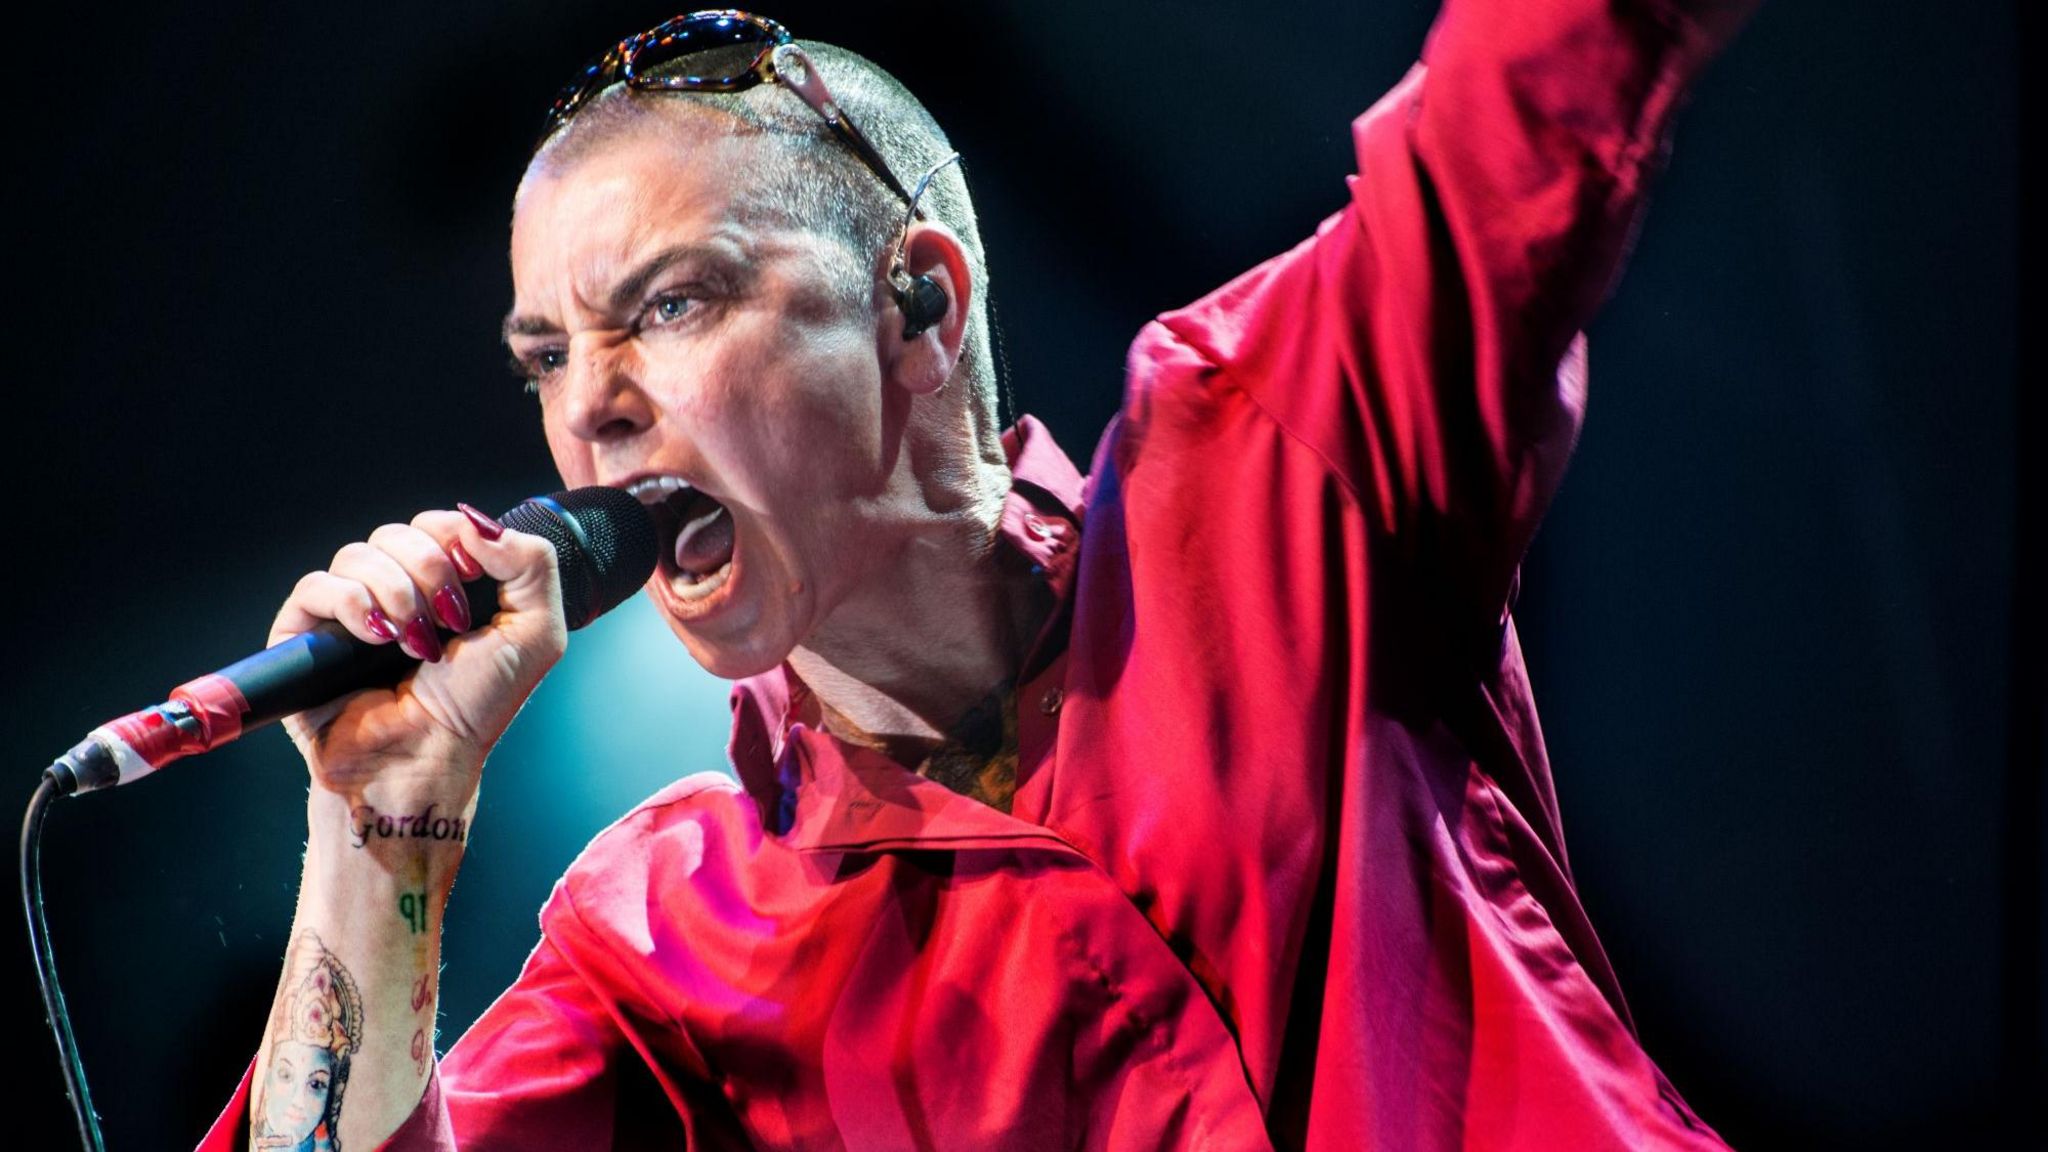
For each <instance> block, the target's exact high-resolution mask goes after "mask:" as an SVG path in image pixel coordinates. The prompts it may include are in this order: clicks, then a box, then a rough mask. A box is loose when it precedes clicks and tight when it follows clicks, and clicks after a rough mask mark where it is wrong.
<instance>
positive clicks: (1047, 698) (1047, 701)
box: [1038, 688, 1067, 716]
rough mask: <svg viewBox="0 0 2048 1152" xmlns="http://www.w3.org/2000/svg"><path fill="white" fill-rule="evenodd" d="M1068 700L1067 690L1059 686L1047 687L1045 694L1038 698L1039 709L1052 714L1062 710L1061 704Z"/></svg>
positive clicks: (1048, 714)
mask: <svg viewBox="0 0 2048 1152" xmlns="http://www.w3.org/2000/svg"><path fill="white" fill-rule="evenodd" d="M1066 700H1067V694H1066V693H1065V692H1063V691H1061V690H1060V689H1058V688H1047V689H1046V690H1045V695H1043V696H1040V697H1039V698H1038V710H1039V711H1040V712H1043V713H1045V714H1046V715H1047V716H1051V715H1053V714H1054V713H1056V712H1058V711H1059V710H1060V705H1061V704H1064V703H1066Z"/></svg>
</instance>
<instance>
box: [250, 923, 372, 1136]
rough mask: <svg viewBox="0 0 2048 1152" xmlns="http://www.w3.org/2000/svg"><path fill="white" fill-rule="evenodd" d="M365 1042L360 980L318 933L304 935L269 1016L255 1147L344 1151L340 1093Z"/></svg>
mask: <svg viewBox="0 0 2048 1152" xmlns="http://www.w3.org/2000/svg"><path fill="white" fill-rule="evenodd" d="M362 1044H363V998H362V994H361V993H360V992H359V991H357V989H356V981H355V977H353V976H351V975H349V971H348V969H347V968H344V967H343V966H342V964H341V961H340V960H339V959H338V958H337V957H336V956H335V955H334V953H332V952H330V951H328V950H327V946H326V945H325V944H322V943H321V942H320V938H319V937H318V936H316V935H314V934H313V933H311V932H301V933H300V934H299V935H298V936H297V937H296V938H295V939H294V940H293V941H292V943H291V947H290V948H289V949H288V950H287V951H286V952H285V957H284V980H283V983H282V986H281V987H280V988H279V989H278V997H277V1004H276V1006H275V1007H273V1008H272V1010H271V1016H270V1051H269V1057H270V1064H269V1067H268V1069H267V1070H266V1071H265V1072H264V1074H263V1078H262V1080H261V1081H259V1083H258V1086H257V1095H256V1106H255V1108H254V1110H253V1112H254V1115H253V1120H252V1123H253V1129H254V1131H253V1136H254V1139H253V1141H252V1142H251V1148H252V1150H253V1149H293V1150H297V1149H302V1148H318V1149H322V1150H323V1152H340V1149H341V1138H340V1135H339V1134H340V1131H341V1094H342V1089H343V1088H345V1087H347V1085H348V1068H349V1058H350V1057H352V1056H354V1055H355V1053H356V1050H357V1049H358V1048H361V1047H362Z"/></svg>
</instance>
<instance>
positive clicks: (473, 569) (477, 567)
mask: <svg viewBox="0 0 2048 1152" xmlns="http://www.w3.org/2000/svg"><path fill="white" fill-rule="evenodd" d="M448 562H449V563H450V564H453V565H455V574H456V575H457V576H460V577H462V578H463V579H464V580H474V579H476V578H477V577H479V576H481V575H483V574H484V566H483V565H481V564H479V563H477V562H476V557H474V556H471V555H470V554H469V550H468V549H467V548H464V547H463V546H462V541H460V540H457V541H455V542H454V543H452V544H450V545H448Z"/></svg>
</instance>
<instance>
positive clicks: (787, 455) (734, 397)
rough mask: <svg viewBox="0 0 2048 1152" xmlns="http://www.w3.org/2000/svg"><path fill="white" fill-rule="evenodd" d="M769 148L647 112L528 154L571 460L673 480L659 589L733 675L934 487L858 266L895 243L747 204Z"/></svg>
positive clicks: (526, 279)
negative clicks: (668, 129)
mask: <svg viewBox="0 0 2048 1152" xmlns="http://www.w3.org/2000/svg"><path fill="white" fill-rule="evenodd" d="M751 150H752V146H751V145H750V144H749V142H748V141H746V140H745V139H744V138H742V139H729V138H716V137H715V138H707V139H706V140H704V141H702V142H701V143H696V144H687V143H685V144H680V145H679V143H678V140H677V139H676V137H674V136H672V135H668V134H665V133H661V132H657V131H629V132H628V134H626V135H624V136H622V137H621V138H619V139H617V140H614V141H612V142H611V143H609V144H607V145H605V146H603V147H601V148H599V149H597V150H596V151H595V152H594V153H592V154H590V155H587V156H585V157H582V158H580V159H578V160H576V161H575V162H574V163H573V164H571V165H570V166H569V167H568V168H567V169H566V170H560V171H555V170H545V169H537V170H536V171H534V172H531V173H529V175H528V177H527V181H526V184H525V186H524V187H523V189H522V191H521V195H520V200H519V203H518V206H517V208H516V210H515V213H514V217H513V229H512V278H513V287H514V292H515V297H516V298H515V301H514V306H513V313H512V317H511V319H510V320H509V321H508V324H507V343H508V344H509V346H510V347H511V350H512V353H513V355H514V357H515V358H516V359H518V360H519V361H520V362H521V363H522V365H524V367H525V370H526V372H527V374H528V376H529V378H530V379H532V380H534V381H535V383H536V387H537V391H538V395H539V399H540V405H541V418H542V421H543V423H544V425H545V428H546V433H547V440H548V446H549V449H550V451H551V452H552V453H553V455H554V458H555V464H556V467H557V468H558V469H559V470H560V472H561V474H562V480H563V482H564V483H565V484H567V485H569V486H570V487H581V486H583V485H588V484H607V485H612V486H629V485H634V484H635V483H636V482H639V486H640V488H641V490H642V491H643V499H653V498H655V497H657V496H659V495H661V494H662V493H661V492H657V491H650V490H649V489H651V488H654V487H656V486H657V483H658V484H659V486H660V487H661V488H663V489H665V490H666V491H667V492H668V495H667V498H666V499H665V500H664V501H662V503H663V504H664V506H665V507H666V509H667V511H668V514H667V515H666V516H664V517H663V518H662V519H663V520H664V522H665V523H666V524H667V529H668V533H667V536H666V537H665V542H664V556H663V560H662V564H661V567H660V569H659V570H658V571H657V572H656V573H655V575H654V577H653V578H652V579H651V580H650V581H649V585H648V589H649V593H650V595H651V596H652V597H653V598H654V601H655V603H656V604H657V605H658V606H659V607H660V609H661V611H662V612H663V614H664V615H665V616H666V617H667V618H668V620H669V622H670V626H671V627H672V628H673V629H674V630H675V631H676V633H677V635H679V636H680V637H681V638H682V640H683V642H684V643H685V644H686V645H687V646H688V647H689V649H690V651H691V654H692V655H693V656H695V657H696V659H697V660H698V662H699V663H701V664H703V665H704V666H705V667H706V668H707V669H709V670H710V671H712V672H713V673H715V674H718V675H721V676H726V677H739V676H747V675H753V674H755V673H758V672H762V671H766V670H768V669H770V668H773V667H775V666H776V665H777V664H779V663H780V662H781V661H782V660H784V659H785V658H786V657H787V656H788V654H789V653H790V651H791V650H792V649H793V648H794V647H795V646H796V645H798V644H799V643H802V642H803V641H804V640H805V639H806V638H807V637H809V636H810V635H811V634H812V632H813V631H814V630H815V629H816V628H817V627H818V625H819V623H820V622H821V621H822V620H824V619H825V618H826V617H827V616H828V615H829V614H830V613H831V612H832V611H833V609H834V608H835V606H837V605H838V604H839V603H840V602H842V601H843V600H845V599H846V598H847V596H848V595H849V594H850V593H851V592H852V590H853V589H855V588H857V587H859V586H860V585H861V584H862V583H863V582H865V581H869V580H871V579H872V578H873V575H874V573H875V572H876V571H877V570H878V568H879V567H882V566H885V565H886V562H887V557H888V555H889V554H890V553H891V552H892V550H894V549H896V548H897V547H899V546H900V544H901V542H902V540H903V539H904V538H905V535H906V532H907V530H908V528H909V526H910V524H911V522H912V521H913V520H914V518H915V511H916V505H917V504H918V500H917V496H916V491H915V485H914V484H907V483H906V482H905V481H906V477H907V468H908V465H907V463H906V462H905V461H903V460H902V459H901V458H900V457H901V456H902V455H904V454H902V453H898V452H897V451H895V448H894V446H895V445H897V444H898V443H899V442H900V433H901V429H902V424H903V420H904V418H905V412H906V411H907V403H908V395H907V394H905V393H903V392H902V390H901V389H897V388H894V387H892V386H891V384H890V382H889V380H888V379H887V377H888V376H889V375H890V372H891V367H890V364H889V363H888V362H887V360H886V357H885V354H884V353H883V352H882V351H881V349H882V344H881V337H882V333H883V326H882V324H883V321H882V318H881V316H880V315H879V313H878V309H877V308H876V306H875V305H874V303H873V301H872V293H868V294H860V295H861V298H860V299H848V296H849V295H850V294H849V293H848V292H847V291H846V288H845V285H846V283H847V272H846V271H845V269H846V267H847V263H846V262H847V261H848V260H849V259H850V258H851V259H854V260H857V261H858V266H859V267H860V268H863V269H865V268H868V267H869V266H870V264H871V263H872V261H873V260H875V259H877V258H878V257H879V254H863V255H861V256H859V257H849V256H848V255H847V254H846V253H845V252H844V250H843V249H839V248H835V247H834V245H833V241H831V240H829V239H826V238H823V237H819V236H816V235H812V234H809V233H805V232H799V231H790V230H785V229H779V228H776V227H773V226H770V225H764V224H761V223H759V222H752V223H750V222H746V221H743V220H741V219H740V218H739V216H738V214H737V213H736V212H735V201H734V197H733V195H732V187H733V181H735V180H739V179H744V178H745V173H746V172H747V171H748V164H749V163H750V160H751V157H750V156H749V155H748V153H749V152H750V151H751ZM899 327H900V321H899ZM659 478H666V479H659ZM678 482H680V484H681V485H683V486H684V487H682V488H681V489H680V491H678V490H677V485H678Z"/></svg>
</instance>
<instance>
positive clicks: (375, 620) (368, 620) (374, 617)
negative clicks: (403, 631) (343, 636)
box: [363, 608, 398, 640]
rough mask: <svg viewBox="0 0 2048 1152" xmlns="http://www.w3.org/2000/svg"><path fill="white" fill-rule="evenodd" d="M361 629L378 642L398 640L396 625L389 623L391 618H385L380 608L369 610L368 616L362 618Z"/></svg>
mask: <svg viewBox="0 0 2048 1152" xmlns="http://www.w3.org/2000/svg"><path fill="white" fill-rule="evenodd" d="M363 627H365V628H368V629H369V630H370V635H372V636H375V637H376V638H377V639H379V640H396V639H398V625H396V624H393V623H392V622H391V617H389V616H386V615H385V614H384V610H383V609H382V608H372V609H370V613H369V615H367V616H364V617H363Z"/></svg>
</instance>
